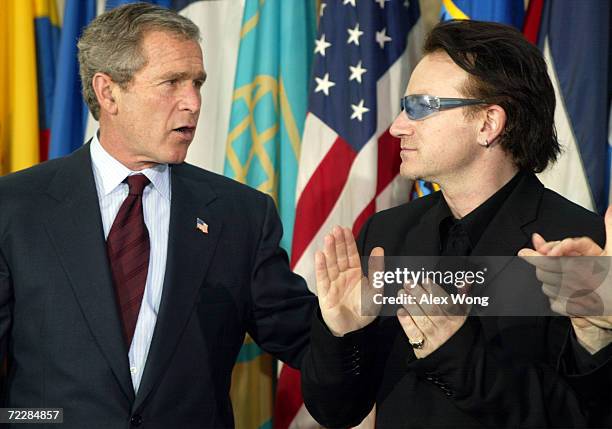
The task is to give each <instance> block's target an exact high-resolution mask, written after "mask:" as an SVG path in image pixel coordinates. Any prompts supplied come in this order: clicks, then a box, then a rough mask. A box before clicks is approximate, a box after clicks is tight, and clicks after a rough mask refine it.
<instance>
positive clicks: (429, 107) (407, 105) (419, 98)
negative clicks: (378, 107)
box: [400, 94, 488, 121]
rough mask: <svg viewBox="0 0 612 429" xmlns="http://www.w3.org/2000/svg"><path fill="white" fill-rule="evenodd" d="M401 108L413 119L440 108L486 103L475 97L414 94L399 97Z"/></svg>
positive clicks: (415, 119) (421, 117) (423, 116)
mask: <svg viewBox="0 0 612 429" xmlns="http://www.w3.org/2000/svg"><path fill="white" fill-rule="evenodd" d="M400 102H401V106H402V110H403V111H404V112H406V114H407V115H408V117H409V118H410V119H412V120H413V121H418V120H419V119H424V118H426V117H428V116H429V115H431V114H433V113H436V112H439V111H440V110H448V109H454V108H455V107H461V106H473V105H475V104H488V103H487V102H486V101H485V100H479V99H476V98H440V97H436V96H435V95H425V94H414V95H407V96H405V97H402V99H401V101H400Z"/></svg>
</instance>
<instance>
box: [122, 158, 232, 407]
mask: <svg viewBox="0 0 612 429" xmlns="http://www.w3.org/2000/svg"><path fill="white" fill-rule="evenodd" d="M184 171H185V167H183V166H180V165H178V166H173V167H172V176H171V177H172V185H171V186H172V202H171V209H170V229H169V231H170V233H169V234H170V235H169V238H168V259H167V263H166V274H165V277H164V287H163V292H162V299H161V304H160V310H159V315H158V318H157V322H156V324H155V331H154V333H153V339H152V341H151V348H150V351H149V355H148V357H147V364H146V366H145V370H144V374H143V378H142V381H141V383H140V387H139V389H138V394H137V395H136V400H135V403H134V406H133V410H134V411H135V410H137V409H138V408H139V407H140V406H141V405H142V404H143V403H144V401H145V400H146V398H147V396H148V395H149V393H150V392H151V390H152V389H153V387H154V386H155V385H156V384H157V383H158V381H159V380H160V378H161V376H162V375H163V372H164V369H165V368H166V367H167V365H168V364H169V361H170V359H171V357H172V354H173V353H174V350H175V348H176V346H177V343H178V340H179V338H180V337H181V332H182V330H183V329H184V328H185V325H186V323H187V320H188V319H189V317H190V316H191V313H192V308H193V306H194V305H195V303H196V302H197V293H198V290H199V289H200V287H201V285H202V283H203V280H204V276H205V274H206V271H207V270H208V266H209V264H210V261H211V260H212V257H213V255H214V252H215V248H216V245H217V241H218V239H219V237H220V235H221V229H222V227H223V224H222V213H220V212H219V208H218V207H217V208H215V207H214V205H212V204H211V203H212V202H213V201H214V200H215V199H216V195H215V193H214V192H213V190H212V189H211V188H210V186H209V185H208V183H207V182H205V181H201V180H197V179H195V178H192V177H188V175H187V174H184ZM197 218H200V219H202V220H203V221H204V222H206V223H207V224H208V233H206V234H205V233H203V232H202V231H199V230H198V229H196V219H197Z"/></svg>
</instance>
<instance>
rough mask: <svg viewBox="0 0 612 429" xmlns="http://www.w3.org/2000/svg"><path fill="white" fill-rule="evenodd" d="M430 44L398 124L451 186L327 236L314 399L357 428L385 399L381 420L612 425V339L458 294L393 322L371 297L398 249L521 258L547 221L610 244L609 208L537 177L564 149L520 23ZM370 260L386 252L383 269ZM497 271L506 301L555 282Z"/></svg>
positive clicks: (408, 157)
mask: <svg viewBox="0 0 612 429" xmlns="http://www.w3.org/2000/svg"><path fill="white" fill-rule="evenodd" d="M424 51H425V56H424V58H423V59H422V60H421V62H420V63H419V64H418V65H417V67H416V69H415V70H414V72H413V74H412V76H411V79H410V82H409V84H408V87H407V89H406V93H405V95H404V97H403V98H401V107H402V112H401V113H400V114H399V115H398V117H397V118H396V120H395V121H394V122H393V124H392V126H391V134H393V135H394V136H395V137H397V138H399V142H398V144H400V145H401V155H400V156H401V159H402V163H401V167H400V172H401V174H402V175H403V176H404V177H406V178H409V179H412V180H415V179H425V180H428V181H431V182H435V183H438V184H439V185H440V188H441V192H436V193H433V194H431V195H429V196H427V197H423V198H420V199H418V200H416V201H413V202H410V203H408V204H405V205H402V206H399V207H396V208H393V209H390V210H386V211H383V212H380V213H377V214H376V215H374V216H372V217H371V218H370V219H369V220H368V221H367V222H366V224H365V226H364V227H363V229H362V231H361V233H360V236H359V239H358V240H357V243H355V241H354V239H353V237H352V234H351V232H350V230H349V229H347V228H341V227H335V228H334V229H333V231H332V232H331V233H330V234H329V235H328V236H327V237H326V240H325V248H324V249H323V251H321V252H318V253H317V255H316V268H317V292H318V297H319V307H320V314H318V316H317V317H316V318H315V320H314V322H313V331H312V337H311V347H310V350H309V351H308V353H307V355H306V357H305V360H304V365H303V367H302V380H303V393H304V399H305V403H306V406H307V407H308V409H309V410H310V411H311V413H312V414H313V415H314V416H315V418H317V419H318V420H319V421H320V423H322V424H323V425H324V426H326V427H347V426H354V425H356V424H358V423H359V422H360V421H361V420H362V419H363V418H364V417H365V416H366V415H367V414H368V412H369V411H370V410H371V408H372V407H373V406H374V405H375V406H376V425H377V427H381V428H391V427H393V428H401V427H406V428H408V427H410V428H412V427H452V428H457V427H461V428H465V427H550V426H563V427H576V426H581V427H583V426H590V425H594V426H601V425H606V426H608V425H609V423H610V421H609V420H606V419H609V417H610V416H609V415H607V416H606V413H608V414H609V408H610V407H609V403H610V393H609V392H610V390H612V389H610V388H611V387H612V383H610V364H609V362H610V359H609V357H610V355H611V353H610V347H606V345H605V344H602V345H601V347H600V348H599V350H589V351H586V350H585V349H584V348H583V346H582V344H581V342H580V334H581V333H580V332H575V331H574V330H573V329H572V325H571V324H570V321H569V318H565V317H555V318H553V317H544V316H543V315H542V316H539V315H531V317H510V316H509V315H507V314H505V315H498V314H497V315H492V316H490V317H476V316H473V315H471V316H469V317H468V316H466V315H465V314H463V315H462V314H456V313H452V312H451V311H449V308H448V307H445V306H444V305H404V306H402V307H401V309H400V310H399V311H397V315H395V313H392V315H391V316H389V317H383V316H382V315H379V312H380V311H381V310H380V307H376V306H372V305H371V304H372V303H371V302H368V301H366V299H368V298H369V297H370V296H371V295H372V293H373V290H374V289H373V286H372V284H373V282H372V278H370V279H369V280H370V281H368V279H365V278H364V277H363V275H362V269H363V271H364V272H365V271H369V272H370V276H372V273H373V271H378V270H382V269H383V267H382V261H381V257H382V256H383V255H384V256H385V263H387V262H388V260H389V259H390V258H389V256H400V255H404V256H405V255H409V256H446V257H467V256H471V257H472V256H480V257H488V256H497V255H502V256H503V255H505V256H509V257H510V256H514V255H516V253H517V252H518V251H519V250H520V249H521V248H522V247H527V246H530V245H531V236H532V234H533V233H535V232H539V233H541V234H542V235H543V236H544V237H546V239H548V240H559V239H562V238H564V237H567V236H588V237H591V238H593V240H594V241H596V242H597V243H599V244H600V245H601V244H603V241H604V228H603V221H602V219H601V218H600V217H599V216H597V215H595V214H593V213H591V212H589V211H587V210H585V209H583V208H581V207H579V206H577V205H575V204H573V203H571V202H569V201H568V200H566V199H564V198H563V197H561V196H560V195H558V194H556V193H554V192H552V191H550V190H548V189H545V188H544V186H543V185H542V184H541V183H540V181H539V180H538V179H537V178H536V176H535V173H539V172H542V171H543V170H544V169H545V168H546V167H547V166H548V165H549V164H550V163H552V162H554V161H555V160H556V158H557V156H558V154H559V152H560V146H559V142H558V141H557V137H556V132H555V127H554V110H555V95H554V91H553V87H552V84H551V81H550V78H549V76H548V74H547V71H546V64H545V62H544V60H543V58H542V55H541V53H540V52H539V51H538V49H537V48H536V47H535V46H533V45H531V44H530V43H529V42H527V41H526V40H525V39H524V38H523V36H522V35H521V34H520V33H519V32H518V31H516V30H515V29H513V28H511V27H508V26H504V25H500V24H493V23H484V22H478V21H454V22H448V23H442V24H439V25H438V26H437V27H436V28H434V29H433V31H432V32H431V34H430V35H429V37H428V39H427V41H426V43H425V48H424ZM359 255H362V256H367V255H371V256H374V257H375V258H370V266H369V267H368V270H366V269H365V268H366V267H362V266H361V263H360V260H359ZM514 262H516V259H513V260H512V262H511V263H510V265H512V264H513V263H514ZM385 268H387V267H385ZM387 269H388V268H387ZM519 272H520V273H523V275H525V276H526V277H525V276H523V277H519V276H518V275H517V273H519ZM495 274H496V277H497V279H496V282H497V281H498V280H499V281H500V284H502V285H503V288H504V289H503V290H501V291H499V292H500V295H499V296H505V297H507V298H508V299H516V297H517V296H518V297H519V301H518V302H520V297H521V296H527V294H533V292H532V291H534V292H535V293H539V284H538V282H537V281H536V279H535V276H534V274H533V272H528V273H527V274H524V272H523V271H516V270H514V271H513V270H511V269H508V267H505V268H504V267H502V268H500V269H499V270H498V271H497V272H496V273H495ZM529 276H531V277H529ZM519 279H520V280H519ZM525 279H526V281H523V280H525ZM502 280H505V281H502ZM412 286H415V285H412ZM530 288H531V289H530ZM408 289H409V290H410V291H411V292H408V293H411V294H413V295H415V294H416V293H417V292H416V291H418V290H420V291H421V293H424V292H432V291H433V292H436V293H437V294H438V295H439V296H441V295H444V293H445V292H444V291H443V290H441V288H440V287H439V286H438V285H435V284H423V285H420V284H419V285H416V287H415V288H408ZM405 293H406V292H404V291H400V294H401V295H402V296H403V295H405ZM523 294H525V295H523ZM540 295H541V296H538V297H537V298H534V300H540V302H546V297H545V296H544V295H543V294H540ZM525 303H526V305H527V304H528V303H527V299H525ZM517 315H518V314H517ZM590 383H594V384H590ZM585 386H588V387H585ZM606 404H607V405H606Z"/></svg>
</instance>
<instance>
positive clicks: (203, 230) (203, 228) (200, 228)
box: [196, 217, 208, 234]
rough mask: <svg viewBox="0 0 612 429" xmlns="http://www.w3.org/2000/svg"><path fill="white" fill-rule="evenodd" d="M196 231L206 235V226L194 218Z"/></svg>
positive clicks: (200, 220)
mask: <svg viewBox="0 0 612 429" xmlns="http://www.w3.org/2000/svg"><path fill="white" fill-rule="evenodd" d="M196 229H197V230H198V231H200V232H201V233H202V234H208V224H207V223H206V222H204V221H203V220H202V219H200V218H199V217H198V218H196Z"/></svg>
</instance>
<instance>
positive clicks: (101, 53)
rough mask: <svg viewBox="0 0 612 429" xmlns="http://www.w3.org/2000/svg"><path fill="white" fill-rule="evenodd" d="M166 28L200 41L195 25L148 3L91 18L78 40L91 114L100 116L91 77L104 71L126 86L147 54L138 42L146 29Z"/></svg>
mask: <svg viewBox="0 0 612 429" xmlns="http://www.w3.org/2000/svg"><path fill="white" fill-rule="evenodd" d="M155 30H158V31H166V32H169V33H173V34H175V35H177V36H178V37H181V38H184V39H186V40H194V41H196V42H199V41H200V30H199V29H198V27H197V26H196V25H195V24H194V23H193V22H192V21H190V20H189V19H188V18H185V17H183V16H181V15H179V14H178V13H176V12H174V11H172V10H170V9H166V8H163V7H159V6H155V5H152V4H149V3H132V4H127V5H125V6H121V7H118V8H116V9H112V10H110V11H108V12H106V13H104V14H102V15H100V16H98V17H97V18H96V19H94V20H93V21H92V22H91V23H90V24H89V25H88V26H87V28H86V29H85V31H84V32H83V35H82V36H81V38H80V39H79V42H78V44H77V46H78V49H79V69H80V74H81V82H82V85H83V98H84V99H85V102H86V103H87V105H88V106H89V109H90V110H91V113H92V115H93V117H94V118H95V119H96V120H98V119H99V117H100V105H99V104H98V99H97V98H96V94H95V92H94V89H93V85H92V81H93V77H94V75H95V74H96V73H98V72H101V73H106V74H107V75H109V76H110V77H111V79H112V80H113V82H115V83H117V84H118V85H119V86H120V87H121V88H126V87H127V86H128V84H129V83H130V82H131V81H132V78H133V77H134V74H135V73H136V72H138V71H139V70H140V69H142V68H143V67H144V66H145V65H146V63H147V58H145V57H144V54H143V52H142V46H141V44H142V43H141V42H142V39H143V38H144V36H145V34H146V33H147V32H148V31H155Z"/></svg>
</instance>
